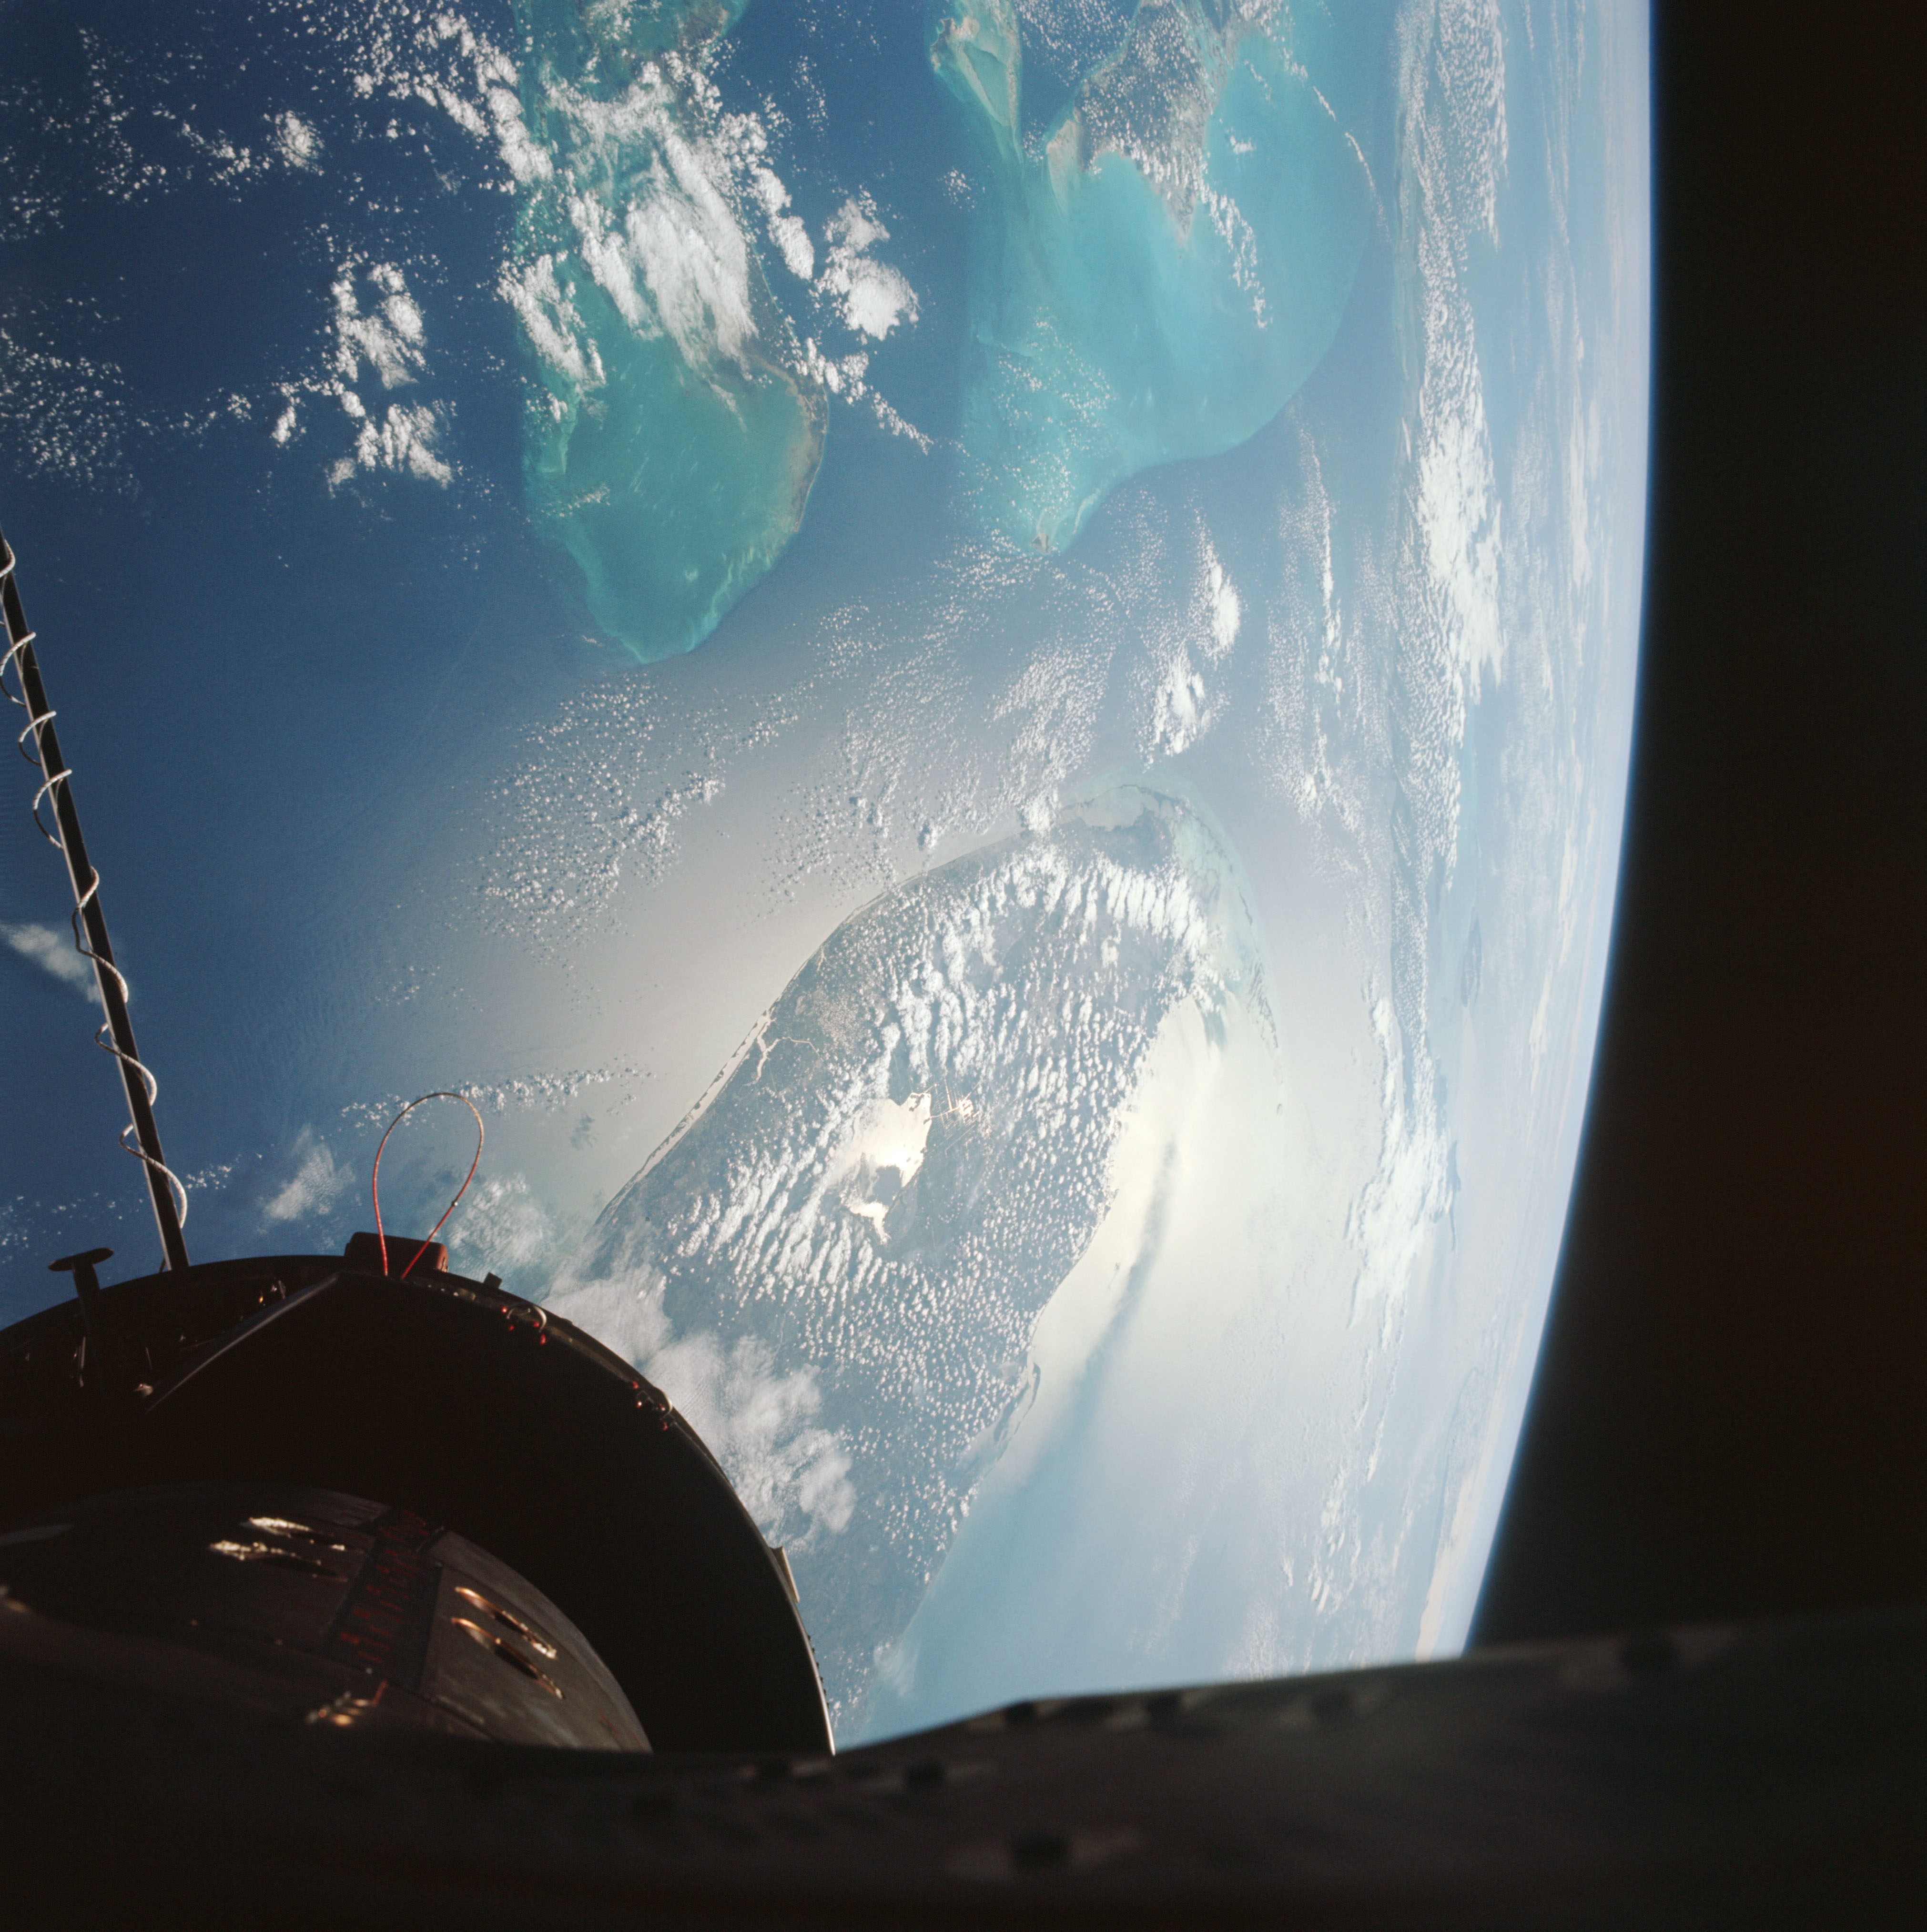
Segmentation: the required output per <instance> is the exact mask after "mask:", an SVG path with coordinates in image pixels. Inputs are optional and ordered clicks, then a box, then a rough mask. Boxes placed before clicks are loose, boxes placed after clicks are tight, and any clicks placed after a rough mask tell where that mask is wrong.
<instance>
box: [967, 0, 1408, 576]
mask: <svg viewBox="0 0 1927 1932" xmlns="http://www.w3.org/2000/svg"><path fill="white" fill-rule="evenodd" d="M1283 36H1284V28H1282V27H1281V26H1278V25H1275V24H1274V23H1269V22H1266V23H1254V22H1251V21H1248V20H1246V19H1245V17H1244V16H1243V14H1242V13H1240V12H1238V11H1236V10H1224V9H1221V8H1218V7H1212V6H1210V5H1207V4H1206V0H1146V4H1145V5H1141V6H1140V7H1139V8H1138V9H1137V12H1136V13H1135V14H1134V16H1133V18H1132V20H1131V26H1130V28H1129V30H1128V32H1127V33H1126V34H1125V36H1124V37H1123V40H1122V42H1121V43H1120V44H1119V46H1118V47H1117V48H1116V49H1115V51H1114V52H1112V53H1111V54H1110V56H1109V57H1108V58H1106V59H1105V60H1104V62H1101V64H1100V65H1098V66H1097V67H1095V68H1094V69H1092V71H1090V72H1089V74H1086V77H1085V78H1084V80H1083V83H1082V84H1081V85H1080V86H1079V87H1078V89H1077V91H1076V92H1075V93H1074V95H1072V97H1071V99H1070V100H1069V101H1067V102H1066V103H1065V105H1064V107H1062V110H1060V111H1059V114H1058V115H1057V117H1056V120H1055V121H1054V122H1053V124H1052V125H1051V126H1050V129H1049V130H1048V132H1047V133H1046V134H1045V135H1044V136H1043V138H1042V139H1041V141H1026V139H1025V138H1024V136H1023V124H1024V118H1023V87H1024V80H1023V58H1022V52H1021V47H1020V32H1019V23H1018V20H1017V12H1016V9H1015V7H1014V6H1013V5H1011V0H951V4H950V5H949V6H948V7H946V9H945V10H944V12H943V14H942V15H941V16H940V18H939V20H938V21H937V25H936V27H935V30H934V37H933V40H932V45H931V62H932V64H933V65H934V68H935V69H936V71H937V76H938V77H939V79H940V80H941V81H942V82H943V84H944V86H945V87H946V89H947V90H948V91H949V93H950V95H952V98H954V99H955V101H956V102H957V103H958V104H959V107H961V111H962V113H963V118H964V119H965V121H966V123H967V124H968V126H969V129H970V131H971V133H972V136H974V145H975V156H976V158H975V166H976V169H977V170H978V174H979V176H980V178H981V193H980V196H979V199H978V210H977V218H976V221H975V229H974V232H973V233H972V237H971V266H972V285H971V292H970V337H969V348H968V350H967V352H966V370H965V383H966V393H965V397H964V402H963V488H964V493H965V496H966V500H967V502H968V503H969V508H970V509H971V510H972V512H973V513H974V515H975V520H976V521H977V523H978V525H979V526H980V527H981V529H983V530H984V532H985V533H986V534H987V535H996V536H998V537H1000V538H1002V539H1003V540H1005V541H1007V542H1008V543H1010V544H1012V545H1014V546H1015V547H1018V548H1020V549H1025V550H1037V551H1045V550H1059V549H1062V547H1064V546H1065V544H1068V543H1070V542H1071V541H1072V540H1073V539H1074V538H1075V537H1076V536H1077V533H1078V532H1079V531H1080V530H1081V529H1083V527H1084V526H1085V524H1086V522H1087V520H1089V517H1090V515H1091V513H1092V511H1094V510H1095V508H1096V507H1097V506H1098V504H1099V503H1101V502H1102V501H1103V500H1104V497H1105V496H1106V495H1107V493H1109V491H1110V490H1111V489H1113V487H1115V486H1116V484H1119V482H1121V481H1123V480H1124V478H1126V477H1128V476H1130V475H1133V474H1134V473H1135V472H1137V471H1139V470H1141V469H1146V468H1148V467H1149V466H1151V465H1152V464H1154V463H1162V462H1166V461H1168V460H1172V459H1173V458H1183V457H1200V456H1208V455H1215V454H1216V453H1218V452H1221V451H1223V450H1227V449H1232V448H1233V447H1235V446H1236V445H1237V444H1239V443H1242V442H1243V441H1244V440H1245V439H1246V438H1247V437H1250V436H1251V434H1253V433H1254V431H1257V430H1258V429H1260V428H1262V427H1263V425H1265V424H1266V423H1267V422H1269V421H1270V420H1271V419H1272V417H1273V416H1275V415H1276V414H1277V413H1278V410H1280V409H1281V408H1282V407H1284V404H1285V403H1286V402H1287V401H1288V400H1289V399H1290V397H1291V396H1292V395H1293V392H1295V391H1296V390H1297V389H1298V388H1299V386H1300V385H1302V383H1303V382H1304V381H1305V378H1306V377H1307V376H1308V375H1309V374H1311V371H1312V370H1313V369H1314V368H1315V367H1316V366H1317V363H1318V362H1319V361H1320V359H1321V358H1322V357H1323V355H1324V353H1325V352H1326V350H1327V349H1329V347H1331V344H1332V339H1333V338H1334V337H1335V335H1336V334H1337V332H1338V323H1339V322H1340V320H1341V317H1342V316H1343V314H1344V307H1345V302H1346V299H1347V296H1348V295H1349V293H1350V289H1351V285H1352V281H1353V277H1354V275H1356V272H1357V269H1358V265H1359V260H1360V257H1362V254H1363V252H1364V248H1365V241H1366V239H1367V236H1368V233H1369V230H1370V224H1371V210H1372V193H1371V182H1370V179H1369V177H1368V173H1367V171H1366V169H1365V162H1364V160H1363V157H1362V155H1361V154H1359V150H1358V148H1357V147H1356V144H1355V143H1354V142H1352V141H1351V140H1350V139H1348V138H1347V136H1346V134H1345V133H1344V130H1343V129H1342V128H1341V126H1340V124H1339V123H1338V120H1337V119H1336V118H1335V115H1334V114H1333V112H1332V108H1331V107H1330V105H1329V103H1328V101H1327V100H1326V96H1325V95H1323V93H1321V92H1320V90H1319V89H1318V88H1317V86H1315V85H1314V82H1313V80H1312V79H1311V76H1310V74H1309V73H1308V71H1307V69H1306V68H1304V67H1303V66H1302V65H1299V63H1298V62H1297V61H1296V59H1295V58H1293V50H1292V49H1291V48H1290V46H1288V45H1287V42H1286V40H1285V39H1284V37H1283Z"/></svg>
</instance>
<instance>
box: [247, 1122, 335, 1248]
mask: <svg viewBox="0 0 1927 1932" xmlns="http://www.w3.org/2000/svg"><path fill="white" fill-rule="evenodd" d="M293 1158H294V1169H295V1171H294V1172H293V1173H292V1175H290V1176H289V1178H288V1179H287V1180H286V1181H284V1182H283V1183H282V1184H281V1186H280V1187H279V1188H278V1189H277V1190H276V1191H275V1192H274V1193H273V1194H271V1195H270V1196H268V1199H267V1201H266V1202H265V1204H264V1205H263V1206H262V1210H261V1216H262V1220H265V1221H266V1222H268V1223H269V1224H270V1225H274V1224H277V1223H281V1222H285V1221H304V1220H307V1219H308V1218H309V1217H310V1216H312V1215H316V1214H321V1213H322V1212H323V1211H325V1210H326V1209H328V1208H331V1207H333V1206H334V1204H335V1202H337V1200H339V1199H340V1197H341V1196H342V1193H343V1191H344V1190H346V1187H347V1186H348V1184H349V1174H348V1172H347V1170H346V1169H345V1168H343V1166H341V1165H340V1163H338V1162H337V1160H335V1158H334V1155H333V1154H331V1153H330V1152H329V1151H328V1146H327V1144H326V1142H324V1141H323V1140H322V1138H321V1136H319V1134H317V1133H316V1132H315V1131H314V1130H313V1128H312V1127H304V1128H303V1129H302V1130H301V1133H299V1135H298V1136H296V1138H295V1145H294V1157H293Z"/></svg>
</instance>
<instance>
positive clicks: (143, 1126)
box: [0, 535, 187, 1268]
mask: <svg viewBox="0 0 1927 1932" xmlns="http://www.w3.org/2000/svg"><path fill="white" fill-rule="evenodd" d="M0 607H4V611H5V614H6V619H7V650H6V652H5V654H4V656H0V671H4V669H5V667H7V665H8V664H11V665H12V666H13V671H14V674H15V676H17V677H18V678H19V681H20V694H19V697H13V693H12V692H11V691H8V692H7V696H8V697H12V698H13V702H14V703H16V704H19V705H22V706H23V707H24V709H25V711H26V714H27V727H26V730H24V731H22V733H20V739H19V743H20V752H21V755H22V757H25V759H26V760H28V763H31V764H37V765H38V766H40V772H41V774H42V776H43V783H42V784H41V786H40V790H39V791H38V792H37V793H35V794H34V823H35V824H36V825H37V826H40V833H41V835H42V836H43V838H46V839H47V840H48V841H49V843H50V844H55V845H58V847H60V850H61V856H62V857H63V858H64V859H66V861H67V880H68V882H69V883H70V884H71V885H72V886H73V943H74V944H75V945H76V947H78V948H79V950H80V952H81V953H82V956H84V957H85V958H86V959H91V961H92V962H94V983H96V985H97V986H99V988H100V1010H101V1011H102V1012H103V1013H105V1014H106V1016H107V1017H106V1025H103V1027H102V1028H100V1031H99V1032H98V1033H97V1034H96V1035H95V1036H94V1037H95V1038H96V1039H97V1040H98V1041H99V1043H100V1045H101V1046H102V1047H103V1048H104V1049H106V1052H109V1053H110V1054H112V1055H113V1057H114V1060H115V1064H116V1065H118V1067H119V1068H120V1070H121V1085H122V1086H124V1088H126V1089H127V1112H128V1114H129V1115H130V1117H131V1118H132V1121H133V1125H132V1126H131V1127H129V1128H127V1129H125V1130H123V1131H122V1133H121V1145H122V1146H123V1147H124V1148H127V1152H128V1153H130V1154H132V1155H133V1157H134V1158H135V1159H136V1160H138V1161H139V1163H140V1164H141V1167H142V1171H143V1172H145V1175H146V1176H147V1191H148V1195H149V1196H150V1197H151V1199H152V1200H153V1202H154V1222H155V1224H156V1225H157V1226H158V1227H159V1229H160V1247H161V1252H162V1253H163V1255H164V1256H166V1264H165V1265H166V1266H167V1267H168V1268H185V1267H187V1242H186V1241H185V1240H184V1239H183V1238H182V1236H181V1223H182V1222H183V1221H184V1220H185V1219H186V1218H187V1190H186V1189H185V1188H184V1187H182V1186H181V1183H180V1181H179V1180H178V1178H176V1177H175V1175H174V1174H173V1172H172V1170H171V1169H169V1167H168V1165H167V1163H166V1158H165V1157H163V1154H162V1153H161V1151H160V1129H159V1128H158V1127H156V1126H155V1125H154V1094H155V1091H156V1088H155V1085H154V1076H153V1075H152V1074H151V1073H148V1070H147V1069H146V1068H145V1067H143V1066H142V1064H140V1055H139V1052H137V1051H136V1048H135V1046H134V1039H133V1022H132V1021H131V1020H130V1019H128V1017H127V981H126V980H125V979H124V977H122V975H121V969H120V968H118V966H116V965H115V964H114V949H113V947H112V944H109V941H108V938H107V921H106V916H105V915H104V914H103V913H102V912H101V910H100V874H99V873H98V872H97V871H94V868H93V867H92V866H91V865H89V864H88V860H87V844H86V841H85V839H83V838H82V837H81V835H80V814H79V813H78V812H77V811H75V809H74V808H73V786H72V784H70V773H69V772H68V771H67V766H66V763H65V762H64V760H62V758H61V755H60V740H59V739H58V736H55V732H54V728H53V715H54V714H53V709H52V706H50V705H49V703H47V701H46V686H45V685H43V684H42V683H41V682H40V665H39V664H38V663H37V661H35V659H34V634H33V632H32V631H30V630H28V628H27V619H26V616H25V613H24V612H23V611H22V610H21V607H20V592H19V586H18V585H17V584H16V583H15V582H14V580H13V549H12V547H11V546H10V544H8V543H7V539H6V538H5V537H4V535H0ZM0 688H3V687H0ZM28 733H31V734H32V736H33V739H34V751H28V749H27V738H28ZM36 754H37V755H36ZM43 798H47V799H52V801H53V822H54V827H55V829H54V830H52V832H49V831H48V829H47V828H46V826H45V825H43V824H41V823H40V800H41V799H43ZM83 930H84V937H83ZM129 1133H131V1134H132V1135H133V1142H132V1143H131V1144H130V1142H128V1139H127V1135H128V1134H129ZM177 1196H178V1199H176V1197H177Z"/></svg>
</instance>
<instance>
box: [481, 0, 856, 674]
mask: <svg viewBox="0 0 1927 1932" xmlns="http://www.w3.org/2000/svg"><path fill="white" fill-rule="evenodd" d="M745 4H746V0H730V4H727V5H724V4H722V0H682V4H663V5H656V6H652V7H638V8H633V9H632V8H627V7H612V8H601V9H595V8H590V9H585V8H583V7H579V6H577V5H574V4H573V0H521V4H520V5H517V9H516V14H517V25H518V26H519V27H520V28H521V30H522V35H523V43H524V45H525V46H526V49H527V50H528V52H527V56H526V59H525V61H524V62H523V67H522V70H521V115H522V121H523V126H524V128H525V129H526V140H525V141H524V142H522V143H520V144H518V145H517V147H516V148H515V149H514V152H513V154H512V157H511V164H512V165H513V166H514V169H515V172H516V175H517V202H518V205H517V219H516V248H515V254H514V260H513V261H512V262H511V263H510V265H509V266H508V268H507V269H505V271H504V273H503V276H502V293H503V295H504V296H506V297H507V298H508V300H509V302H511V304H512V305H513V306H514V308H515V311H516V312H517V316H518V317H519V318H520V322H521V325H522V334H523V344H524V347H525V348H526V350H527V352H528V355H529V362H530V365H531V367H532V371H533V373H534V374H535V378H536V381H535V385H534V386H533V388H532V396H531V400H530V401H529V406H528V410H527V413H526V419H525V427H524V433H523V478H524V483H525V486H526V490H527V492H528V496H529V505H530V508H531V510H532V512H533V514H534V516H535V521H536V523H537V525H538V527H539V528H541V529H542V530H543V531H544V532H545V534H546V535H548V536H549V537H550V538H551V539H552V540H553V541H555V542H556V543H557V544H559V545H560V546H561V547H562V549H564V550H566V551H567V552H568V554H569V556H571V557H572V558H573V559H574V561H575V563H576V565H577V567H578V568H579V569H580V571H581V574H582V582H583V589H584V592H585V593H586V596H587V598H588V601H589V609H590V611H591V612H592V614H593V615H594V616H595V621H596V622H597V623H598V625H600V626H601V628H602V629H603V630H604V631H606V632H607V634H609V635H610V636H611V637H614V638H616V639H617V640H619V641H620V642H621V643H624V644H625V645H627V646H628V648H629V649H631V651H633V652H634V653H635V655H637V657H638V658H643V659H644V660H649V659H653V658H662V657H667V656H670V655H673V654H675V653H676V652H680V651H687V650H691V649H694V647H695V646H697V644H699V643H701V642H702V641H703V639H704V638H705V637H707V636H708V635H709V633H710V632H711V631H713V630H714V629H715V627H716V625H717V623H718V621H719V620H720V619H721V617H722V616H723V615H724V613H725V612H726V611H727V610H729V608H730V606H731V605H732V604H734V603H735V602H736V600H737V599H738V598H740V597H741V596H742V594H743V593H744V592H745V591H746V590H748V589H749V588H750V587H751V586H752V585H754V583H757V581H758V580H760V578H761V577H763V575H764V574H766V572H767V571H768V570H769V568H770V566H771V565H772V564H773V563H774V562H775V561H776V559H777V558H778V556H781V554H782V553H783V551H784V549H785V547H787V545H788V544H789V542H790V538H792V537H793V536H794V535H795V534H796V529H797V527H798V526H799V524H800V523H801V522H802V516H803V511H804V508H805V504H806V503H807V502H808V498H809V493H810V487H811V484H812V483H813V482H814V481H815V478H816V474H817V467H818V466H819V464H820V463H821V461H822V460H823V433H824V428H825V422H826V399H825V397H824V395H823V389H822V387H821V386H820V384H819V383H817V382H816V381H815V380H814V378H813V377H811V376H810V375H809V374H808V373H807V371H806V370H805V368H804V367H803V365H802V358H801V357H799V355H798V354H797V353H796V343H795V341H794V338H793V332H792V331H791V329H790V325H789V323H788V321H787V319H786V318H785V317H784V314H783V313H782V311H781V309H780V308H779V307H778V305H777V303H776V302H775V299H774V298H773V297H772V295H771V293H770V291H769V284H768V283H767V281H766V280H765V278H764V275H763V268H762V265H761V263H760V260H758V257H757V250H756V248H755V245H754V243H753V242H751V239H750V238H749V236H748V234H747V233H745V229H744V227H743V225H742V218H741V214H740V210H739V208H738V206H737V205H736V199H735V196H734V194H733V184H732V181H731V178H730V157H729V156H728V155H727V154H726V153H725V152H724V151H723V149H722V148H721V145H719V142H718V135H717V131H716V130H715V127H714V126H713V125H712V122H713V121H714V118H715V117H714V112H713V97H712V95H710V94H709V92H708V91H707V90H706V89H704V88H703V87H702V86H700V84H699V85H697V86H691V76H692V75H694V76H696V77H699V81H700V76H701V74H702V73H703V68H704V67H705V65H706V62H707V59H708V58H709V55H710V54H711V53H712V51H713V49H714V48H715V45H716V43H717V42H718V40H720V39H721V37H722V35H723V34H724V33H726V32H727V31H728V29H729V28H730V26H733V24H734V23H735V21H736V18H737V17H739V15H740V14H741V13H742V10H743V5H745Z"/></svg>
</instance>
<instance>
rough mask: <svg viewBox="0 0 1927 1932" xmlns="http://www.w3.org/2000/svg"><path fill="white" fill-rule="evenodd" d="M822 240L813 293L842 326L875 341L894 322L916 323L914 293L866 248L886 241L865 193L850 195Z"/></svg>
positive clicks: (872, 206) (887, 238)
mask: <svg viewBox="0 0 1927 1932" xmlns="http://www.w3.org/2000/svg"><path fill="white" fill-rule="evenodd" d="M824 239H825V240H826V242H827V243H828V245H829V254H828V258H827V260H826V262H825V263H824V266H823V275H822V277H821V278H820V280H819V281H818V282H817V294H818V295H819V296H822V297H823V298H824V299H826V301H828V302H829V303H830V304H831V305H832V307H833V308H835V311H836V312H837V314H838V315H839V316H840V317H841V318H842V320H843V323H844V327H845V328H847V329H850V330H851V331H852V332H853V333H857V334H861V335H868V336H869V337H871V338H873V339H874V340H875V341H878V342H880V341H883V338H884V337H886V335H889V332H891V330H892V329H894V328H895V326H897V324H898V323H900V322H901V323H905V324H906V325H912V324H914V323H916V320H917V315H918V308H917V297H916V290H914V289H913V288H912V287H910V284H909V283H908V282H907V281H905V280H904V278H903V276H902V275H901V274H899V273H898V271H897V270H896V269H893V268H892V267H891V266H889V263H886V262H880V261H878V260H877V259H876V258H875V257H874V256H873V255H872V254H871V252H870V251H871V249H872V248H874V247H875V246H876V245H877V243H878V242H887V241H889V239H890V231H889V229H887V228H886V227H885V226H883V223H882V222H881V221H880V220H878V218H877V209H876V206H875V204H874V202H872V201H871V199H870V197H869V196H868V195H862V196H856V195H853V196H850V198H849V199H847V200H846V201H845V202H844V204H843V205H842V207H841V208H839V209H838V211H836V213H835V214H833V215H832V217H830V223H829V228H828V229H827V230H826V233H825V236H824Z"/></svg>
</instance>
